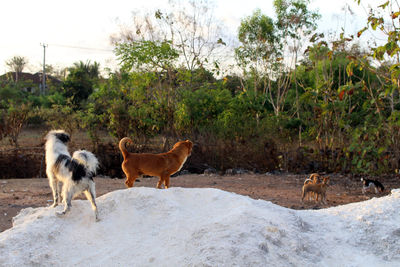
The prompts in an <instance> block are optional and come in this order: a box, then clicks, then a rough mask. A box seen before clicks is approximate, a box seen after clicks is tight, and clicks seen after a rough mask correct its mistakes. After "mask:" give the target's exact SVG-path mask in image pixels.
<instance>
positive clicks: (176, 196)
mask: <svg viewBox="0 0 400 267" xmlns="http://www.w3.org/2000/svg"><path fill="white" fill-rule="evenodd" d="M194 178H196V177H194ZM197 178H198V179H201V177H197ZM96 179H104V178H95V180H96ZM106 179H107V178H106ZM174 179H179V176H178V177H175V178H174ZM232 179H240V176H236V177H235V178H232ZM289 179H290V178H289ZM360 186H361V185H360ZM360 190H361V188H360ZM49 192H50V188H49ZM49 196H50V194H49ZM299 201H300V189H299ZM327 201H328V202H329V192H328V194H327ZM50 202H51V201H50ZM96 202H97V206H98V210H99V218H100V221H99V222H95V218H94V213H93V211H92V209H91V206H90V203H89V201H87V200H74V201H73V203H72V208H71V211H70V212H69V213H68V214H66V215H65V216H61V217H58V216H56V214H55V211H61V210H62V209H63V207H62V206H58V207H56V208H51V207H38V208H31V207H28V208H25V209H23V210H21V212H20V213H19V214H18V215H17V216H16V217H14V218H13V227H12V228H11V229H8V230H5V231H3V232H1V233H0V266H44V267H45V266H49V267H50V266H51V267H57V266H157V267H162V266H221V267H224V266H227V267H228V266H254V267H257V266H309V267H314V266H315V267H317V266H352V267H369V266H371V267H373V266H382V267H384V266H388V267H389V266H393V267H394V266H400V238H399V237H400V228H399V221H400V213H399V209H400V189H392V191H391V194H389V195H387V196H383V197H373V198H371V199H370V200H366V201H362V202H358V203H351V204H347V205H342V206H337V207H331V208H325V209H324V208H322V209H320V210H293V209H288V208H284V207H281V206H278V205H275V204H273V203H271V202H270V201H265V200H256V199H252V198H250V197H247V196H242V195H238V194H234V193H229V192H226V191H222V190H218V189H213V188H179V187H171V188H168V189H165V190H164V189H155V188H148V187H133V188H129V189H122V190H116V191H113V192H110V193H107V194H105V195H102V196H101V197H98V198H97V199H96Z"/></svg>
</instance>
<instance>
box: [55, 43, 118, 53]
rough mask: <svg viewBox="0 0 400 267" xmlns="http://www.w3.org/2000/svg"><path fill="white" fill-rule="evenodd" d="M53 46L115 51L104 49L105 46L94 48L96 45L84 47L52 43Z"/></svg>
mask: <svg viewBox="0 0 400 267" xmlns="http://www.w3.org/2000/svg"><path fill="white" fill-rule="evenodd" d="M51 45H52V46H58V47H66V48H72V49H84V50H93V51H105V52H113V50H111V49H104V48H94V47H84V46H74V45H61V44H51Z"/></svg>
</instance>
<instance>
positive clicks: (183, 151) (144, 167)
mask: <svg viewBox="0 0 400 267" xmlns="http://www.w3.org/2000/svg"><path fill="white" fill-rule="evenodd" d="M127 143H132V140H131V139H130V138H128V137H124V138H122V139H121V141H119V149H120V150H121V153H122V156H123V157H124V161H123V162H122V170H123V171H124V173H125V175H126V181H125V184H126V186H127V187H132V186H133V184H134V183H135V180H136V178H138V177H139V176H141V175H143V174H146V175H150V176H158V177H159V181H158V183H157V188H161V185H162V184H163V183H164V187H165V188H168V187H169V178H170V176H171V175H172V174H174V173H176V172H177V171H179V170H180V168H181V167H182V166H183V164H184V163H185V161H186V158H187V157H189V156H190V154H191V152H192V146H193V144H192V142H190V141H189V140H186V141H179V142H178V143H176V144H175V145H174V147H173V148H172V149H171V150H170V151H168V152H166V153H160V154H150V153H141V154H139V153H130V152H128V150H127V149H126V144H127Z"/></svg>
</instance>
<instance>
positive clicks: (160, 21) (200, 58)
mask: <svg viewBox="0 0 400 267" xmlns="http://www.w3.org/2000/svg"><path fill="white" fill-rule="evenodd" d="M170 3H171V5H170V6H171V7H172V9H171V10H156V11H154V12H152V13H145V14H141V13H139V12H135V14H134V29H132V30H129V29H128V30H126V28H124V29H123V30H121V32H120V33H119V34H118V35H116V36H113V37H112V41H113V42H114V43H115V44H116V45H118V44H121V43H125V44H128V43H136V44H141V45H144V44H146V45H149V44H151V43H153V44H157V45H161V44H163V45H164V46H165V45H166V44H168V45H169V46H170V49H171V51H172V50H173V51H176V52H177V53H178V55H179V61H175V63H179V64H182V65H183V66H184V68H186V69H187V70H188V71H189V72H190V73H192V72H194V71H195V70H196V69H199V68H206V67H210V68H211V67H213V66H214V62H213V61H216V60H217V58H216V57H217V55H218V54H222V53H217V51H218V50H219V49H220V48H223V47H225V45H226V44H225V43H224V41H223V40H222V38H223V37H224V34H223V31H222V26H221V23H220V22H218V21H217V20H216V19H215V17H214V15H213V9H212V4H211V3H210V2H209V1H193V0H191V1H188V2H184V1H170ZM145 42H150V43H145ZM154 48H156V49H157V47H154ZM174 67H175V68H177V67H178V66H177V65H174Z"/></svg>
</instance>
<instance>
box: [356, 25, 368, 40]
mask: <svg viewBox="0 0 400 267" xmlns="http://www.w3.org/2000/svg"><path fill="white" fill-rule="evenodd" d="M367 29H368V27H364V28H363V29H362V30H360V31H359V32H358V33H357V37H358V38H359V37H360V36H361V35H362V34H363V32H365V31H366V30H367Z"/></svg>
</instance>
